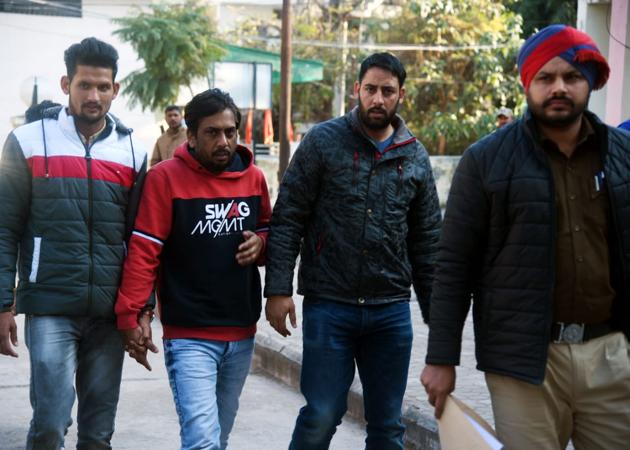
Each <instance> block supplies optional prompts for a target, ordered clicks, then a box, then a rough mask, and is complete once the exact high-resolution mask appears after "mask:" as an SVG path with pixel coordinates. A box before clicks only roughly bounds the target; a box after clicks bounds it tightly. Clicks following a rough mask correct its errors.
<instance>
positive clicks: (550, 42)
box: [421, 25, 630, 450]
mask: <svg viewBox="0 0 630 450" xmlns="http://www.w3.org/2000/svg"><path fill="white" fill-rule="evenodd" d="M518 66H519V71H520V75H521V81H522V84H523V87H524V89H525V94H526V98H527V106H528V108H527V112H526V113H525V115H524V117H523V118H521V119H520V120H518V121H516V122H514V123H512V124H509V125H506V126H505V127H503V128H501V129H500V130H497V131H495V132H494V133H492V134H491V135H489V136H487V137H485V138H483V139H481V140H480V141H479V142H477V143H475V144H474V145H473V146H472V147H471V148H469V149H468V150H467V151H466V152H465V153H464V155H463V156H462V159H461V162H460V164H459V166H458V168H457V170H456V173H455V176H454V179H453V184H452V186H451V191H450V197H449V200H448V204H447V208H446V215H445V218H444V228H443V233H442V235H441V237H440V244H439V253H438V258H437V264H436V278H435V284H434V289H433V296H432V299H431V310H430V332H429V343H428V352H427V357H426V363H427V366H426V368H425V369H424V371H423V373H422V376H421V381H422V383H423V384H424V386H425V388H426V391H427V393H428V396H429V402H430V403H431V404H432V405H434V406H435V413H436V416H438V417H439V416H440V415H441V413H442V410H443V408H444V402H445V400H446V396H447V395H448V394H449V393H450V392H451V391H453V390H454V388H455V366H456V365H458V364H459V357H460V350H461V336H462V328H463V325H464V320H465V318H466V315H467V313H468V309H469V307H470V302H471V297H472V300H473V318H474V327H475V341H476V356H477V363H478V364H477V368H478V369H479V370H482V371H484V372H485V376H486V382H487V385H488V389H489V391H490V396H491V399H492V407H493V412H494V417H495V424H496V429H497V433H498V436H499V439H500V440H501V441H502V442H503V443H504V444H505V448H506V449H523V450H529V449H553V450H555V449H557V450H560V449H564V448H565V447H566V446H567V443H568V442H569V440H570V439H571V440H572V441H573V444H574V446H575V448H576V450H580V449H589V450H592V449H609V450H610V449H623V448H628V440H629V438H630V357H629V353H630V348H629V346H628V340H627V336H628V334H629V332H630V298H629V296H628V294H629V293H628V288H629V287H630V286H629V284H628V282H629V281H630V272H629V270H630V262H629V261H630V135H628V134H627V133H625V132H623V131H620V130H618V129H616V128H613V127H609V126H607V125H605V124H603V123H602V122H601V121H600V120H599V119H598V118H597V117H596V116H595V115H594V114H592V113H591V112H589V111H588V110H587V105H588V100H589V97H590V94H591V91H592V90H593V89H599V88H601V87H603V86H604V85H605V83H606V81H607V79H608V74H609V68H608V64H607V62H606V60H605V58H604V57H603V56H602V55H601V53H600V52H599V50H598V49H597V47H596V46H595V44H594V42H593V41H592V39H591V38H590V37H589V36H588V35H586V34H585V33H582V32H580V31H578V30H576V29H574V28H571V27H568V26H564V25H552V26H549V27H547V28H544V29H543V30H541V31H540V32H538V33H537V34H535V35H534V36H532V37H531V38H529V39H528V40H527V41H526V42H525V44H524V45H523V47H522V48H521V50H520V53H519V57H518ZM609 95H612V94H610V93H609Z"/></svg>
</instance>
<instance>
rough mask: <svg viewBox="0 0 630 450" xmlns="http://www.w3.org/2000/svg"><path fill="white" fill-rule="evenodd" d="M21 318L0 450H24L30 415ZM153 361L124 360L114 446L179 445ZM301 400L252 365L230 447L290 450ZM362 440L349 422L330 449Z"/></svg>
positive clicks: (3, 360)
mask: <svg viewBox="0 0 630 450" xmlns="http://www.w3.org/2000/svg"><path fill="white" fill-rule="evenodd" d="M23 317H24V316H18V327H19V337H20V346H19V349H18V353H19V355H20V357H19V358H18V359H14V358H8V357H4V356H2V357H0V411H2V419H1V420H0V450H24V447H25V440H26V433H27V431H28V424H29V420H30V418H31V406H30V404H29V399H28V389H29V387H28V386H29V361H28V351H27V349H26V346H25V345H24V343H23V341H22V336H23V332H24V327H23V321H24V318H23ZM154 334H155V335H156V336H161V335H162V330H161V329H160V326H159V323H154ZM158 340H159V339H158ZM149 360H150V362H151V365H152V366H153V371H152V372H148V371H146V370H145V369H144V368H143V367H141V366H139V365H138V364H137V363H136V362H135V361H133V360H131V359H129V358H126V360H125V366H124V369H123V381H122V385H121V392H120V402H119V403H118V413H117V415H116V432H115V433H114V437H113V439H112V447H113V448H114V449H115V450H176V449H178V448H179V425H178V420H177V414H176V413H175V407H174V406H173V398H172V395H171V390H170V388H169V385H168V378H167V375H166V369H165V367H164V356H163V354H162V352H161V350H160V354H158V355H153V354H151V355H150V356H149ZM302 403H303V398H302V396H301V395H300V394H299V393H298V392H297V391H295V390H294V389H291V388H290V387H287V386H286V385H284V384H281V383H279V382H278V381H277V380H274V379H271V378H270V377H268V376H266V374H265V373H263V372H262V371H261V370H260V369H258V368H256V367H254V368H253V370H252V372H251V373H250V375H249V377H248V378H247V381H246V383H245V388H244V389H243V394H242V395H241V399H240V408H239V412H238V415H237V416H236V423H235V424H234V429H233V430H232V434H231V436H230V441H229V442H230V445H229V449H230V450H281V449H286V448H287V446H288V443H289V440H290V439H291V433H292V432H293V424H294V423H295V417H296V414H297V411H298V409H299V408H300V406H301V405H302ZM74 417H76V403H75V411H74ZM76 433H77V428H76V424H73V425H72V427H71V428H70V430H69V431H68V435H67V437H66V449H68V450H73V449H75V448H76ZM364 439H365V432H364V430H363V426H362V425H361V424H359V423H358V422H357V421H345V422H344V423H343V425H342V426H341V427H340V428H339V429H338V430H337V433H336V434H335V440H334V442H333V445H332V446H331V450H350V449H358V448H361V447H362V442H363V440H364Z"/></svg>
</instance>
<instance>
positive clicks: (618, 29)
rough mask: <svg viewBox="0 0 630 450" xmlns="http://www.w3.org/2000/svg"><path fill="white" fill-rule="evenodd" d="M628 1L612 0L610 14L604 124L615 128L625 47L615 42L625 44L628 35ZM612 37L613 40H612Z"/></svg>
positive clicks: (618, 111) (618, 120)
mask: <svg viewBox="0 0 630 450" xmlns="http://www.w3.org/2000/svg"><path fill="white" fill-rule="evenodd" d="M628 3H629V2H628V0H612V5H611V8H612V9H611V13H610V34H611V37H610V39H609V44H608V64H609V65H610V79H609V80H608V84H607V87H606V122H607V123H608V124H609V125H612V126H617V125H618V124H619V123H621V122H622V121H623V120H624V118H623V117H621V112H622V104H621V102H622V99H623V76H624V58H625V51H626V49H625V47H624V46H623V45H622V44H620V43H619V42H617V41H621V42H626V39H627V38H626V36H627V34H628ZM613 36H614V38H613Z"/></svg>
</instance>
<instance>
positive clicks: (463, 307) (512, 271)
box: [426, 113, 630, 384]
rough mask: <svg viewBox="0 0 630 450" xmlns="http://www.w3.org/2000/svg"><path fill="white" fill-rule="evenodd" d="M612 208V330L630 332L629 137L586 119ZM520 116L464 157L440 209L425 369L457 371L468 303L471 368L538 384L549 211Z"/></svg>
mask: <svg viewBox="0 0 630 450" xmlns="http://www.w3.org/2000/svg"><path fill="white" fill-rule="evenodd" d="M588 118H589V120H590V121H591V123H592V124H593V127H594V129H595V131H596V133H597V136H598V140H599V149H600V151H601V155H602V158H603V161H604V172H605V180H606V183H607V190H608V193H609V199H610V203H611V218H610V219H611V220H609V223H610V227H611V229H610V232H609V244H610V248H611V259H612V260H611V273H612V282H613V286H614V288H615V290H616V292H617V298H616V300H615V302H614V307H613V308H614V311H613V317H614V320H615V323H614V325H615V326H616V327H617V328H618V329H620V330H623V331H625V332H626V334H628V332H629V331H630V302H629V301H628V300H629V299H628V280H629V279H630V273H629V269H630V262H629V259H630V134H629V133H627V132H625V131H621V130H618V129H615V128H611V127H608V126H606V125H604V124H603V123H602V122H600V121H599V120H598V119H597V117H596V116H595V115H593V114H591V113H588ZM531 121H532V119H531V116H529V115H526V117H525V119H521V120H519V121H517V122H514V123H513V124H511V125H509V126H506V127H505V128H504V129H501V130H499V131H496V132H494V133H492V134H491V135H489V136H487V137H485V138H484V139H482V140H480V141H479V142H477V143H475V144H474V145H473V146H472V147H470V148H469V149H468V150H467V151H466V152H465V153H464V155H463V157H462V159H461V161H460V163H459V166H458V167H457V170H456V173H455V176H454V179H453V184H452V186H451V191H450V196H449V199H448V203H447V207H446V215H445V218H444V226H443V230H442V235H441V238H440V244H439V252H438V258H437V265H436V279H435V285H434V289H433V296H432V299H431V322H430V333H429V345H428V353H427V358H426V361H427V363H430V364H450V365H456V364H459V356H460V344H461V336H462V327H463V324H464V320H465V317H466V315H467V313H468V309H469V307H470V302H471V296H472V298H473V318H474V323H475V341H476V356H477V363H478V364H477V368H478V369H480V370H483V371H488V372H493V373H498V374H504V375H508V376H512V377H514V378H518V379H521V380H524V381H528V382H531V383H536V384H540V383H542V381H543V379H544V375H545V366H546V361H547V349H548V344H549V341H550V328H551V320H552V302H553V286H554V276H555V275H554V271H555V270H554V268H555V259H554V258H555V254H554V253H555V244H554V240H555V229H556V225H555V224H556V211H555V202H554V192H555V190H554V185H553V177H552V175H551V169H550V167H549V164H548V162H547V157H546V155H545V153H544V150H543V149H542V148H541V147H540V146H539V145H537V144H536V143H535V140H534V138H533V135H532V133H531V131H530V130H532V129H533V124H532V123H531Z"/></svg>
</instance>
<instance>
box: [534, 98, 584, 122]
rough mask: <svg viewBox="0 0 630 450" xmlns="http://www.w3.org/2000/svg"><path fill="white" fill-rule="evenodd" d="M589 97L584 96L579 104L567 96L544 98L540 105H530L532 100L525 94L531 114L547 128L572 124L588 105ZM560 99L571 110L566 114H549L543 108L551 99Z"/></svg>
mask: <svg viewBox="0 0 630 450" xmlns="http://www.w3.org/2000/svg"><path fill="white" fill-rule="evenodd" d="M589 97H590V94H589ZM589 97H587V98H586V101H585V102H584V103H581V104H576V103H575V102H574V101H573V100H571V99H569V98H567V97H552V98H549V99H547V100H545V101H544V102H543V104H542V106H538V105H532V102H531V100H530V98H529V94H528V95H527V107H528V108H529V111H530V112H531V114H532V116H533V117H534V119H535V120H536V122H538V123H539V124H541V125H544V126H546V127H549V128H566V127H568V126H569V125H572V124H574V123H575V122H576V121H577V120H579V118H580V117H581V116H582V114H583V113H584V111H585V110H586V107H587V105H588V100H589ZM557 100H562V101H565V102H567V104H568V105H570V107H571V110H570V112H569V114H567V115H561V116H551V115H549V114H548V113H547V112H545V109H546V108H547V107H548V106H549V104H550V103H551V102H552V101H557Z"/></svg>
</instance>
